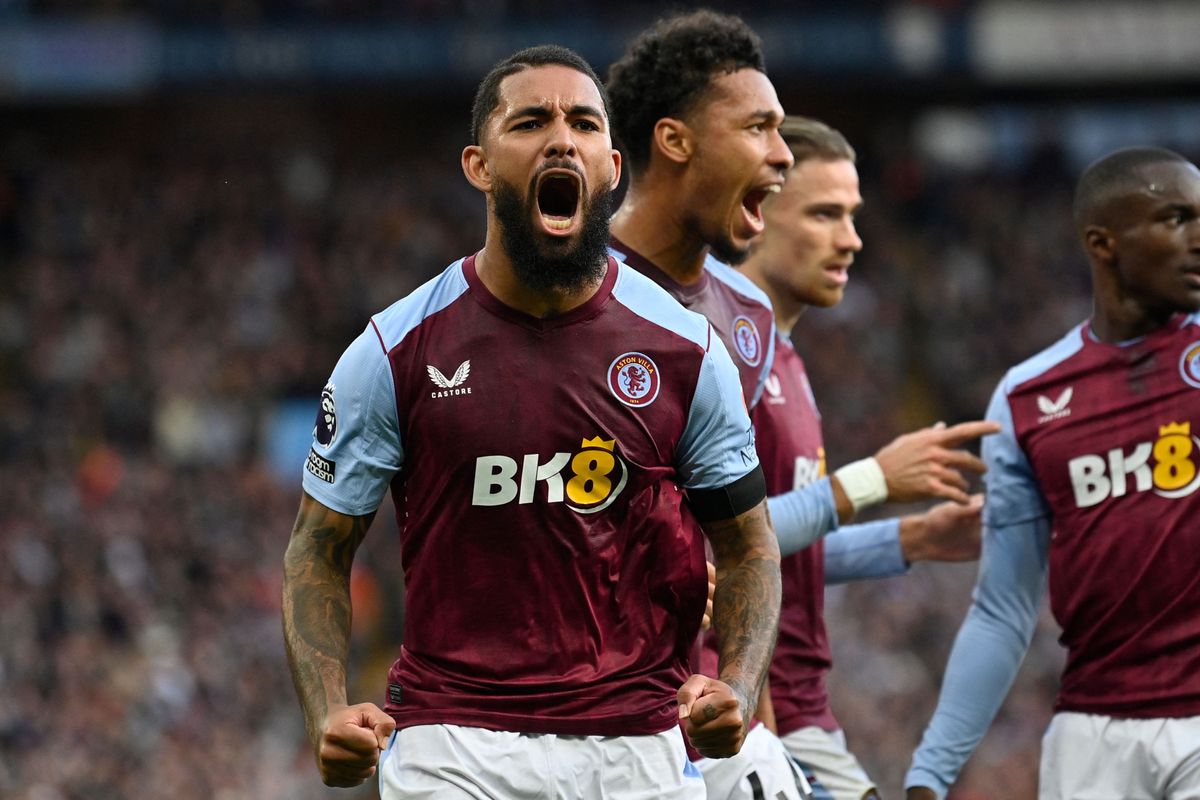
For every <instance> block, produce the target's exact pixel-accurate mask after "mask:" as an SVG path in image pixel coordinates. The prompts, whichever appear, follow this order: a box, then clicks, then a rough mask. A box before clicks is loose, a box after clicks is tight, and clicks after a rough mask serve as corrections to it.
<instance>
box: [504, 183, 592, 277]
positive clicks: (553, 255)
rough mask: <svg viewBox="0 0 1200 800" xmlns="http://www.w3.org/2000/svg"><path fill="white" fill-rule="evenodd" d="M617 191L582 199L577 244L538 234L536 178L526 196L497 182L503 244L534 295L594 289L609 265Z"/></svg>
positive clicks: (518, 272)
mask: <svg viewBox="0 0 1200 800" xmlns="http://www.w3.org/2000/svg"><path fill="white" fill-rule="evenodd" d="M612 198H613V190H612V189H610V188H609V187H608V186H607V185H602V186H600V188H598V189H597V190H596V191H595V192H593V193H592V194H591V196H590V197H581V198H580V200H581V203H580V209H579V213H581V214H583V224H582V225H581V226H580V229H579V233H577V234H576V235H575V237H574V238H573V239H553V238H551V237H549V236H546V235H545V234H543V233H541V232H540V231H537V230H535V229H534V224H533V219H534V216H533V215H534V212H535V209H536V207H537V176H534V178H533V180H532V181H530V183H529V191H528V192H527V193H526V194H525V195H524V196H522V195H521V193H520V192H519V191H518V190H517V187H516V186H514V185H513V184H511V183H507V182H505V181H503V180H501V179H499V178H497V179H496V185H495V189H494V191H493V192H492V199H493V201H494V203H495V214H496V219H497V221H498V222H499V223H500V241H501V243H502V244H503V246H504V251H505V253H506V254H507V255H508V258H509V260H510V261H511V262H512V265H513V272H515V273H516V276H517V279H518V280H520V281H521V283H523V284H524V285H525V286H527V287H529V288H530V289H534V290H536V291H559V292H574V291H578V290H580V289H584V288H586V287H587V286H589V285H591V284H593V283H596V282H597V281H599V280H600V279H601V278H602V277H603V276H604V268H605V265H606V264H607V263H608V235H609V234H608V221H609V217H611V216H612Z"/></svg>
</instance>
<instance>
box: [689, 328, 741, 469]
mask: <svg viewBox="0 0 1200 800" xmlns="http://www.w3.org/2000/svg"><path fill="white" fill-rule="evenodd" d="M710 333H711V331H710ZM676 452H677V457H676V463H675V466H676V468H677V469H678V470H679V474H680V478H681V480H682V483H683V485H684V487H685V488H688V489H721V488H724V487H726V486H728V485H729V484H731V483H733V482H734V481H736V480H737V479H738V478H741V477H744V476H745V475H747V474H749V473H750V472H751V471H752V470H753V469H754V468H755V467H757V466H758V453H757V451H756V450H755V448H754V428H753V426H751V424H750V415H749V413H747V411H746V401H745V400H744V399H743V398H742V384H741V380H740V378H739V377H738V371H737V367H735V366H734V365H733V361H732V359H730V358H729V352H728V351H727V350H726V349H725V345H724V344H722V343H721V339H720V337H718V336H717V335H716V334H715V333H711V339H710V345H709V348H708V352H707V353H705V355H704V360H703V362H702V363H701V366H700V377H699V380H698V381H697V384H696V393H695V396H694V397H693V398H692V407H691V408H690V409H689V410H688V419H687V426H686V427H685V428H684V431H683V436H682V437H680V440H679V446H678V449H677V451H676Z"/></svg>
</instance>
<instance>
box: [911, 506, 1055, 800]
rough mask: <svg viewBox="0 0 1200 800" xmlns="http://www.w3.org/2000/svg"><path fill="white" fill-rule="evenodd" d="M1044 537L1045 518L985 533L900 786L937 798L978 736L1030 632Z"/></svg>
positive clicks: (1041, 586)
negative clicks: (965, 608) (938, 685)
mask: <svg viewBox="0 0 1200 800" xmlns="http://www.w3.org/2000/svg"><path fill="white" fill-rule="evenodd" d="M1049 536H1050V525H1049V522H1048V521H1047V520H1034V521H1032V522H1027V523H1021V524H1017V525H1013V526H1009V527H1006V528H999V529H992V530H990V531H989V532H988V534H987V535H985V537H984V542H985V544H984V553H983V559H982V561H981V562H980V571H979V582H978V584H977V585H976V587H975V597H974V602H973V603H972V604H971V609H970V611H969V612H968V613H967V617H966V619H965V620H964V622H963V626H962V629H961V630H960V631H959V632H958V636H957V637H956V639H955V642H954V648H953V650H952V651H951V653H950V660H949V661H948V662H947V664H946V672H945V675H944V676H943V678H942V689H941V693H940V696H939V698H938V705H937V709H936V710H935V711H934V715H933V718H932V719H931V720H930V722H929V725H928V727H926V729H925V735H924V736H923V737H922V739H921V745H920V747H919V748H918V749H917V752H916V753H914V755H913V765H912V768H911V769H910V770H909V773H908V777H907V779H906V783H905V785H906V786H927V787H929V788H930V789H933V790H934V791H935V792H936V793H937V795H938V796H939V797H941V796H944V795H945V793H946V789H947V788H948V787H949V786H950V784H952V783H953V782H954V780H955V778H957V776H958V773H959V770H960V769H962V766H963V764H964V763H965V762H966V760H967V759H968V758H969V757H970V755H971V753H972V752H973V751H974V749H975V746H976V745H977V744H979V741H980V739H982V738H983V735H984V733H985V732H986V731H987V728H988V726H989V725H990V724H991V721H992V719H993V718H994V717H995V715H996V711H997V710H998V709H999V707H1000V704H1001V703H1002V702H1003V700H1004V697H1005V695H1007V694H1008V690H1009V688H1010V687H1011V686H1012V683H1013V680H1014V679H1015V677H1016V674H1017V670H1018V669H1019V668H1020V665H1021V660H1022V659H1023V658H1024V656H1025V652H1026V650H1027V649H1028V647H1029V642H1030V639H1031V638H1032V637H1033V632H1034V629H1035V627H1036V626H1037V614H1038V607H1039V605H1040V603H1041V598H1042V594H1043V592H1044V591H1045V584H1046V549H1047V547H1048V543H1049Z"/></svg>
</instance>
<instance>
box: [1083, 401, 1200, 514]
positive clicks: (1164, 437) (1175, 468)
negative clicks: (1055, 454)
mask: <svg viewBox="0 0 1200 800" xmlns="http://www.w3.org/2000/svg"><path fill="white" fill-rule="evenodd" d="M1197 453H1200V438H1197V437H1196V436H1193V435H1192V430H1191V423H1190V422H1172V423H1169V424H1167V425H1163V426H1161V427H1160V428H1159V429H1158V438H1157V439H1155V440H1153V441H1144V442H1139V443H1138V444H1136V445H1134V446H1133V447H1132V448H1130V449H1125V448H1122V447H1114V448H1112V449H1111V450H1109V451H1108V452H1106V453H1102V454H1101V453H1095V454H1087V455H1082V456H1076V457H1075V458H1072V459H1071V460H1070V461H1068V462H1067V470H1068V472H1069V473H1070V476H1071V486H1072V488H1073V489H1074V490H1075V503H1076V505H1077V506H1078V507H1079V508H1088V507H1090V506H1094V505H1098V504H1099V503H1102V502H1104V501H1105V500H1108V499H1110V498H1118V497H1123V496H1125V495H1127V494H1132V493H1141V492H1149V491H1153V492H1154V493H1155V494H1157V495H1158V496H1160V497H1165V498H1168V499H1178V498H1181V497H1187V496H1188V495H1190V494H1192V493H1193V492H1195V491H1196V489H1198V488H1200V469H1198V468H1197V463H1196V461H1197Z"/></svg>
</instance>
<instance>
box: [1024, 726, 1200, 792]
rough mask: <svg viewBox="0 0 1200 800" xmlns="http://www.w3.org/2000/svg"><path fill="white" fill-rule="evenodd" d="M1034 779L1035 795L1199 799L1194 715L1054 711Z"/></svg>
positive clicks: (1198, 729)
mask: <svg viewBox="0 0 1200 800" xmlns="http://www.w3.org/2000/svg"><path fill="white" fill-rule="evenodd" d="M1038 784H1039V786H1038V800H1076V798H1080V797H1086V798H1088V799H1089V800H1200V717H1182V718H1178V719H1170V718H1167V719H1161V718H1160V719H1116V718H1114V717H1105V716H1100V715H1098V714H1079V713H1076V712H1073V711H1063V712H1060V713H1058V714H1055V715H1054V719H1052V720H1051V721H1050V727H1049V728H1047V729H1046V735H1045V736H1044V737H1043V738H1042V764H1041V770H1040V773H1039V776H1038Z"/></svg>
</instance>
